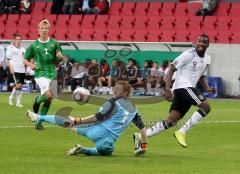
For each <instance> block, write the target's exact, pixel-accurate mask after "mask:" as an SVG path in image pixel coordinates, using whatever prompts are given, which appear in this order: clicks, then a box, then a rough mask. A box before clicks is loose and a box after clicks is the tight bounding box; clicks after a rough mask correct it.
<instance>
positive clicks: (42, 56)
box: [24, 38, 62, 80]
mask: <svg viewBox="0 0 240 174" xmlns="http://www.w3.org/2000/svg"><path fill="white" fill-rule="evenodd" d="M57 51H60V52H62V49H61V47H60V45H59V43H58V42H57V41H56V40H54V39H52V38H49V40H48V41H47V42H40V41H39V40H36V41H35V42H33V43H32V44H31V45H30V46H29V47H28V48H27V50H26V53H25V55H24V57H25V59H27V60H30V59H34V60H35V63H36V69H35V73H34V75H35V77H37V78H39V77H46V78H48V79H51V80H54V79H56V77H57V73H56V63H57V62H58V60H59V59H58V58H57V56H56V53H57Z"/></svg>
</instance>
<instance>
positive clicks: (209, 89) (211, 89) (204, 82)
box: [198, 76, 216, 94]
mask: <svg viewBox="0 0 240 174" xmlns="http://www.w3.org/2000/svg"><path fill="white" fill-rule="evenodd" d="M198 82H199V83H200V84H201V85H202V87H203V89H204V90H205V91H207V92H208V93H211V94H214V93H215V91H216V89H215V87H209V86H208V83H207V80H206V78H205V76H201V77H200V79H199V80H198Z"/></svg>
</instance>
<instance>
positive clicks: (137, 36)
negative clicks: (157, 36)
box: [133, 29, 148, 42]
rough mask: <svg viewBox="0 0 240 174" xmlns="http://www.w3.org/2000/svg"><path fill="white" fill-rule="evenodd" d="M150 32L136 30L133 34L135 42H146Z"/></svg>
mask: <svg viewBox="0 0 240 174" xmlns="http://www.w3.org/2000/svg"><path fill="white" fill-rule="evenodd" d="M147 34H148V32H147V31H146V30H144V29H138V30H135V33H134V34H133V42H146V37H147Z"/></svg>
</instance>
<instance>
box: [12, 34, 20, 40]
mask: <svg viewBox="0 0 240 174" xmlns="http://www.w3.org/2000/svg"><path fill="white" fill-rule="evenodd" d="M16 37H21V38H22V36H21V35H20V34H19V33H14V34H13V37H12V38H13V39H15V38H16Z"/></svg>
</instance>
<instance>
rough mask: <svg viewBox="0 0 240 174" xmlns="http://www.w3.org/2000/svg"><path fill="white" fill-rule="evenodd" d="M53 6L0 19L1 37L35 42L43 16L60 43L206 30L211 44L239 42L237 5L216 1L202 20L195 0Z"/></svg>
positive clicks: (167, 38)
mask: <svg viewBox="0 0 240 174" xmlns="http://www.w3.org/2000/svg"><path fill="white" fill-rule="evenodd" d="M51 5H52V2H42V1H41V2H33V3H32V9H31V14H30V15H28V14H21V15H18V14H3V15H1V16H0V25H1V26H3V27H1V29H0V38H1V39H10V38H11V35H12V34H13V33H16V32H19V33H20V34H22V35H23V38H24V39H36V36H37V34H38V33H37V31H35V30H32V26H36V25H38V23H39V21H40V20H41V19H43V18H47V19H48V20H49V21H50V22H51V25H52V30H51V35H52V36H53V37H56V39H58V40H76V41H77V40H83V41H91V40H96V41H129V42H131V41H134V42H163V41H164V42H192V41H194V37H195V36H196V35H197V34H199V33H203V32H205V33H207V34H209V36H210V37H211V42H213V43H215V42H216V43H240V39H239V35H238V34H237V33H239V31H240V23H239V17H240V3H234V2H232V3H230V2H220V3H219V5H218V7H217V9H216V12H215V13H214V15H213V16H205V17H203V16H195V14H194V13H195V11H196V10H197V9H198V8H200V7H201V3H198V2H197V3H187V2H179V3H176V2H112V3H111V7H110V10H109V14H108V15H63V14H59V15H52V14H51V13H50V11H51ZM98 30H99V32H98ZM103 31H104V32H103ZM167 31H169V32H167ZM196 33H197V34H196Z"/></svg>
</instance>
